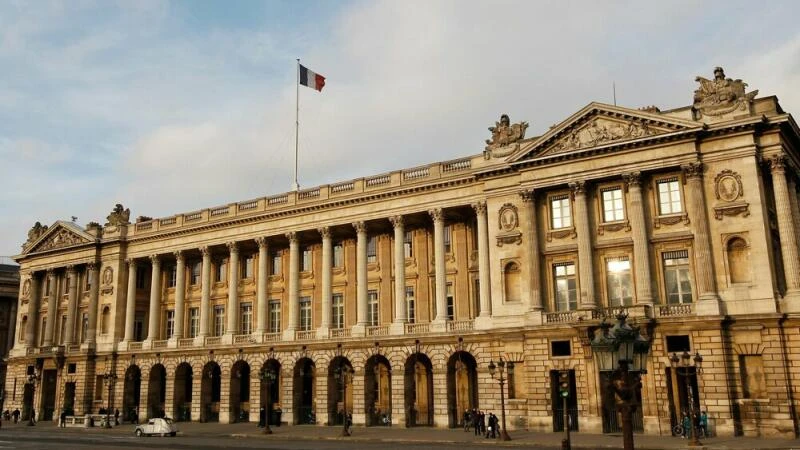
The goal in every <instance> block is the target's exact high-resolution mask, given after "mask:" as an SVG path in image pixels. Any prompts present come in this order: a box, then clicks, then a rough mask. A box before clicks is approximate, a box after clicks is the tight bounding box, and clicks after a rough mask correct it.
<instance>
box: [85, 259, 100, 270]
mask: <svg viewBox="0 0 800 450" xmlns="http://www.w3.org/2000/svg"><path fill="white" fill-rule="evenodd" d="M86 269H87V270H91V271H95V270H100V263H98V262H97V261H89V262H87V263H86Z"/></svg>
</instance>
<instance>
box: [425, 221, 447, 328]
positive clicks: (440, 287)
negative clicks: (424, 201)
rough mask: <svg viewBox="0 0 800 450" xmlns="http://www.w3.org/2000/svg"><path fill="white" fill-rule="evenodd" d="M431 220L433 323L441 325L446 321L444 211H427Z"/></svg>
mask: <svg viewBox="0 0 800 450" xmlns="http://www.w3.org/2000/svg"><path fill="white" fill-rule="evenodd" d="M428 214H430V216H431V219H433V249H434V267H435V273H436V281H435V285H436V317H434V319H433V322H438V323H443V322H445V321H446V320H447V280H446V278H445V265H444V211H442V208H435V209H432V210H430V211H428Z"/></svg>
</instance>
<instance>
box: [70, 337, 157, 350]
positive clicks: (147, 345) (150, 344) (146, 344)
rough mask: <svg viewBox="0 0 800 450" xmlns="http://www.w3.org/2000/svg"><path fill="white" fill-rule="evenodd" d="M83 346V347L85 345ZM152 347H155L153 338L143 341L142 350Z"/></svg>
mask: <svg viewBox="0 0 800 450" xmlns="http://www.w3.org/2000/svg"><path fill="white" fill-rule="evenodd" d="M84 345H86V344H84ZM81 347H83V345H82V346H81ZM151 348H153V340H152V339H150V338H147V339H145V340H143V341H142V350H150V349H151Z"/></svg>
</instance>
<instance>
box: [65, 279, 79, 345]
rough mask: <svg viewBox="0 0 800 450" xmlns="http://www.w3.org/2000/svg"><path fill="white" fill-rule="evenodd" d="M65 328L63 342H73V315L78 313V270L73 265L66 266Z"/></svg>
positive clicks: (66, 343)
mask: <svg viewBox="0 0 800 450" xmlns="http://www.w3.org/2000/svg"><path fill="white" fill-rule="evenodd" d="M67 292H68V294H67V295H68V296H69V298H68V299H67V323H66V325H65V326H66V327H67V329H66V330H64V344H65V345H70V344H74V343H75V315H76V314H78V272H77V271H76V270H75V266H67Z"/></svg>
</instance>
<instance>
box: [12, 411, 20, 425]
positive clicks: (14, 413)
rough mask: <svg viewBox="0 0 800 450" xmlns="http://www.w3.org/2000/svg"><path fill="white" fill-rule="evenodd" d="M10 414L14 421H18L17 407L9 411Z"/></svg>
mask: <svg viewBox="0 0 800 450" xmlns="http://www.w3.org/2000/svg"><path fill="white" fill-rule="evenodd" d="M11 415H12V416H13V417H14V423H17V422H19V408H16V409H14V412H13V413H11Z"/></svg>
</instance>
